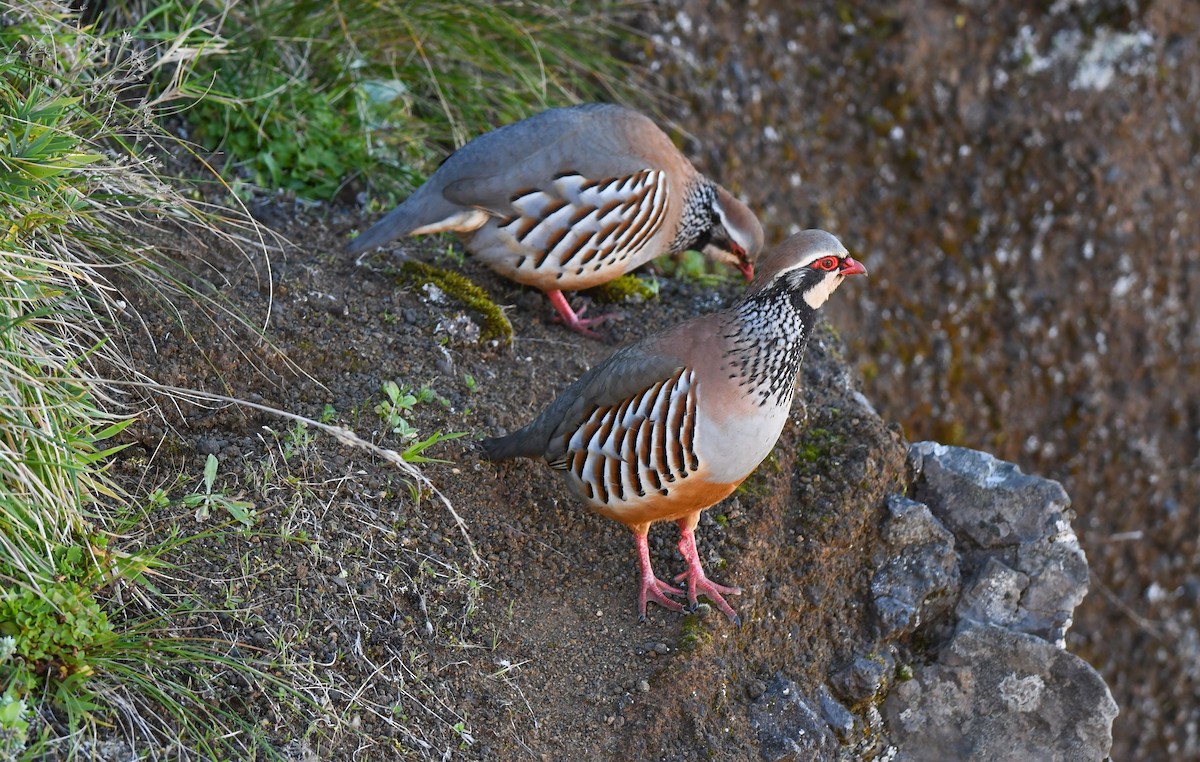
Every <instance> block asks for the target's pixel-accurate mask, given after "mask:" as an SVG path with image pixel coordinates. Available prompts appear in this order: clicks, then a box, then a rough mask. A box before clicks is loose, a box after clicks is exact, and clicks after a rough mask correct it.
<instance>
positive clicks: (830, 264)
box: [812, 257, 841, 272]
mask: <svg viewBox="0 0 1200 762" xmlns="http://www.w3.org/2000/svg"><path fill="white" fill-rule="evenodd" d="M840 266H841V262H839V261H838V258H837V257H821V258H820V259H818V260H817V261H816V262H813V263H812V267H813V269H814V270H825V271H826V272H832V271H834V270H836V269H838V267H840Z"/></svg>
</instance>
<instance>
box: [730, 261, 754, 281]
mask: <svg viewBox="0 0 1200 762" xmlns="http://www.w3.org/2000/svg"><path fill="white" fill-rule="evenodd" d="M734 267H736V268H737V269H738V272H740V273H741V274H742V277H744V278H745V279H746V282H747V283H749V282H750V281H752V280H754V263H753V262H749V261H742V262H738V263H737V264H736V265H734Z"/></svg>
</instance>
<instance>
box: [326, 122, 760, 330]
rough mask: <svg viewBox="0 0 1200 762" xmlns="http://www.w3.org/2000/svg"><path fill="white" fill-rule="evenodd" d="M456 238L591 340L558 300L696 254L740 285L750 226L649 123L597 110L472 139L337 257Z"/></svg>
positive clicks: (751, 219)
mask: <svg viewBox="0 0 1200 762" xmlns="http://www.w3.org/2000/svg"><path fill="white" fill-rule="evenodd" d="M445 231H455V232H457V233H459V234H461V236H462V237H463V240H464V246H465V247H466V249H467V250H468V251H470V252H471V253H472V254H474V255H475V256H476V257H478V258H479V259H481V260H483V262H484V263H486V264H487V265H488V266H489V267H491V268H492V269H493V270H495V271H496V272H498V273H500V274H501V275H503V276H505V277H507V278H511V279H512V280H515V281H517V282H518V283H524V284H526V285H529V286H534V287H536V288H539V289H541V290H542V291H545V292H546V294H547V296H549V297H550V301H551V302H552V303H553V304H554V307H555V308H556V309H557V310H558V312H559V314H560V315H561V316H562V319H563V321H564V322H565V323H566V324H567V326H569V327H570V328H572V329H573V330H575V331H578V332H580V333H583V334H585V335H591V336H594V334H593V333H592V332H591V331H589V330H588V326H590V325H595V324H597V323H600V322H602V321H603V320H605V319H606V317H605V316H601V317H594V318H581V317H580V314H582V310H581V311H580V313H579V314H576V312H575V311H574V310H572V309H571V306H570V305H569V304H568V303H567V300H566V299H565V298H564V297H563V295H562V291H563V290H568V291H574V290H578V289H583V288H591V287H593V286H598V285H600V284H601V283H606V282H608V281H610V280H612V279H613V278H616V277H618V276H620V275H623V274H625V273H626V272H629V271H630V270H633V269H634V268H635V267H638V266H639V265H642V264H644V263H646V262H648V261H650V260H651V259H653V258H655V257H657V256H659V255H661V254H673V253H677V252H681V251H685V250H687V249H699V250H702V251H703V252H704V253H705V254H706V255H707V256H708V257H709V258H711V259H713V260H716V261H721V262H726V263H728V264H731V265H733V266H735V267H737V268H739V269H740V270H742V272H743V274H745V276H746V279H747V280H749V279H750V278H751V276H752V275H753V265H752V261H753V258H754V257H755V255H757V254H758V251H759V249H761V248H762V240H763V231H762V226H761V225H760V224H759V222H758V218H756V217H755V216H754V213H753V212H751V211H750V209H749V208H748V207H746V205H745V204H743V203H741V202H740V201H738V200H737V199H735V198H734V197H733V196H731V195H730V194H729V192H728V191H726V190H725V189H724V188H722V187H721V186H720V185H717V184H716V183H714V182H713V181H711V180H709V179H708V178H706V177H704V176H703V175H701V174H700V173H699V172H697V171H696V169H695V168H694V167H693V166H692V164H691V162H689V161H688V160H687V158H685V157H684V156H683V154H681V153H680V152H679V151H678V150H677V149H676V148H675V146H674V145H673V144H672V143H671V140H670V138H668V137H667V136H666V134H664V133H663V131H662V130H660V129H659V128H658V127H657V126H656V125H655V124H654V122H652V121H651V120H650V119H648V118H647V117H645V116H643V115H641V114H639V113H638V112H636V111H631V110H630V109H627V108H624V107H622V106H616V105H613V104H607V103H592V104H585V105H582V106H574V107H571V108H560V109H551V110H549V111H545V112H542V113H541V114H538V115H537V116H533V117H530V118H528V119H525V120H523V121H520V122H516V123H514V124H510V125H507V126H505V127H501V128H500V129H497V130H494V131H492V132H489V133H486V134H484V135H480V136H479V137H477V138H475V139H474V140H472V141H471V142H469V143H467V144H466V145H464V146H463V147H462V148H460V149H458V150H457V151H456V152H454V153H453V154H451V155H450V157H449V158H447V159H446V161H445V162H443V163H442V165H441V166H440V167H439V168H438V169H437V171H436V172H434V173H433V175H432V176H431V177H430V178H429V179H428V180H427V181H426V182H425V184H424V185H422V186H421V187H420V188H418V189H417V190H416V191H415V192H414V193H413V194H412V195H411V196H409V197H408V198H407V199H406V200H405V201H404V203H402V204H400V206H398V207H396V208H395V209H393V210H392V211H391V212H389V213H388V214H387V215H386V216H385V217H384V218H383V219H381V220H379V221H378V222H376V223H375V224H374V225H372V226H371V227H370V228H368V229H367V230H366V232H364V233H363V234H362V235H360V236H358V237H357V238H355V239H354V240H353V241H351V242H350V244H349V245H348V246H347V247H346V251H347V252H348V253H351V254H359V253H361V252H364V251H367V250H369V249H372V248H374V247H376V246H380V245H383V244H385V243H388V242H389V241H391V240H393V239H396V238H399V237H401V236H407V235H423V234H427V233H441V232H445Z"/></svg>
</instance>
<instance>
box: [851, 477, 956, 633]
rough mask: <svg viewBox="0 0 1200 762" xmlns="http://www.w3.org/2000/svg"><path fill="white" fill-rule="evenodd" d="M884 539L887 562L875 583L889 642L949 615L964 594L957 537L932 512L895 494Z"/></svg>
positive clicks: (881, 623) (881, 565)
mask: <svg viewBox="0 0 1200 762" xmlns="http://www.w3.org/2000/svg"><path fill="white" fill-rule="evenodd" d="M887 509H888V517H887V518H886V519H885V520H884V525H883V531H882V537H883V540H884V550H885V551H886V557H885V558H884V559H883V560H882V561H880V562H879V569H878V571H876V572H875V576H874V578H872V580H871V595H872V597H873V600H874V602H875V610H876V614H877V616H878V618H879V628H880V634H881V636H882V637H883V638H890V637H893V636H896V635H900V634H904V633H909V632H912V631H913V630H915V629H916V628H917V627H918V626H920V625H921V623H922V622H924V621H927V620H929V619H931V618H933V617H936V616H938V615H940V614H942V613H944V612H945V611H947V610H948V609H949V608H950V607H951V606H952V605H953V603H954V598H955V596H956V595H957V594H958V588H959V572H958V555H957V554H956V553H955V552H954V535H952V534H950V532H949V531H947V530H946V528H945V527H944V526H942V524H941V522H939V521H938V520H937V519H936V518H934V516H933V514H932V513H930V511H929V509H928V508H927V507H926V506H924V505H922V504H921V503H918V502H916V501H914V500H910V499H908V498H906V497H904V496H902V495H889V496H888V499H887Z"/></svg>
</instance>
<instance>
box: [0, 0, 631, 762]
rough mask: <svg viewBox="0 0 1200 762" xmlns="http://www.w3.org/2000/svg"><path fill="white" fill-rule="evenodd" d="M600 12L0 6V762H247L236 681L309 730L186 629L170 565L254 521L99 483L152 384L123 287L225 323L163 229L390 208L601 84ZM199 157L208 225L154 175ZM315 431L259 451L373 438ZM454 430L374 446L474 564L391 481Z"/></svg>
mask: <svg viewBox="0 0 1200 762" xmlns="http://www.w3.org/2000/svg"><path fill="white" fill-rule="evenodd" d="M611 10H612V7H611V6H607V5H604V6H594V5H591V4H585V3H582V2H574V1H573V0H562V1H561V2H550V1H549V0H542V1H534V2H501V3H490V2H483V1H482V0H479V1H478V2H476V1H474V0H458V1H457V2H430V3H404V2H398V0H390V1H389V2H378V3H371V2H359V1H357V0H352V1H351V2H349V3H345V2H343V3H338V4H327V3H317V2H305V3H295V4H293V3H283V2H272V1H270V0H264V1H263V2H257V3H251V2H238V1H237V0H233V1H232V2H227V3H221V4H217V3H211V2H206V1H204V0H200V1H198V2H183V3H180V2H163V3H158V4H150V3H145V2H125V3H121V2H113V3H108V4H104V12H103V14H102V17H101V19H100V20H99V26H97V27H95V28H84V27H83V26H82V25H81V24H80V23H79V20H78V18H77V16H76V15H74V14H73V12H72V11H70V9H69V7H68V5H67V4H66V3H65V2H58V1H57V0H28V1H25V2H19V3H16V4H14V3H13V2H12V0H0V12H2V13H3V14H4V17H5V24H6V25H5V26H0V219H2V220H3V221H4V225H3V226H2V227H0V758H5V759H7V758H10V757H12V758H15V759H29V760H32V759H41V758H43V757H45V756H48V755H57V756H62V757H66V758H76V757H79V758H86V757H90V756H92V754H93V753H94V750H95V748H96V745H97V744H99V743H101V742H103V741H107V740H112V739H114V738H115V739H118V740H120V739H124V741H125V742H126V743H127V744H129V745H130V748H132V749H137V750H138V753H139V754H144V753H146V750H147V749H151V750H154V751H153V753H159V752H161V753H162V754H166V755H168V756H173V755H176V754H178V755H180V756H185V757H187V756H200V757H202V758H217V759H240V758H250V757H260V756H272V755H273V754H274V753H275V752H274V750H273V749H272V748H271V746H270V739H268V738H266V737H265V736H264V732H263V729H262V726H261V724H260V723H259V722H258V720H259V719H261V718H256V717H254V716H253V715H252V714H249V713H247V711H246V709H247V705H241V704H237V703H232V704H231V703H228V702H227V701H226V700H225V699H226V698H228V696H227V695H226V693H225V692H223V691H226V689H228V690H229V691H231V692H233V693H236V691H235V690H233V688H234V686H238V685H245V684H250V685H253V686H255V696H254V699H253V700H254V702H255V703H253V704H251V705H249V706H252V707H257V708H263V707H267V708H268V710H269V711H270V712H271V713H272V714H273V715H274V716H275V718H276V720H277V721H278V718H279V717H281V716H292V717H295V716H299V715H304V716H305V717H306V718H308V719H309V720H310V719H311V718H312V717H313V716H318V715H320V714H321V710H320V709H319V708H318V707H317V705H316V704H315V702H314V701H312V700H310V699H309V698H308V697H307V695H306V694H304V693H303V692H302V691H301V690H300V689H299V688H297V687H295V686H298V685H304V686H317V687H314V688H311V690H314V691H317V690H319V689H320V681H319V680H318V679H316V678H315V677H314V676H313V675H312V674H311V673H310V672H309V671H308V669H307V668H306V667H305V666H303V665H302V664H298V663H294V662H292V661H290V660H289V659H288V658H287V655H286V654H281V653H275V654H271V653H265V652H264V653H259V652H254V651H252V650H248V649H246V648H245V646H244V644H241V645H240V647H239V645H238V644H234V643H232V642H227V641H223V640H221V639H219V638H218V639H216V640H205V639H200V638H196V637H190V636H188V635H186V634H185V633H186V631H187V630H186V628H187V627H188V626H189V624H190V623H192V622H193V620H194V617H196V616H198V615H203V614H211V613H214V612H213V611H212V610H211V609H209V608H204V604H201V603H200V602H199V600H198V599H197V598H196V597H194V596H193V595H192V594H191V592H190V588H192V587H193V585H191V582H192V580H191V579H190V578H189V570H188V569H187V568H186V566H179V565H173V563H171V562H169V561H168V559H172V560H174V562H175V563H181V562H179V561H178V559H181V558H187V557H188V554H187V552H188V549H189V548H191V547H193V544H196V543H201V544H202V543H206V542H210V541H212V542H225V540H224V539H222V538H226V537H228V538H236V539H235V540H230V542H231V543H233V542H237V541H245V540H246V538H247V537H248V536H249V534H250V533H252V532H256V531H258V527H257V521H258V518H259V517H257V516H256V515H255V513H254V512H253V511H254V507H253V504H252V503H251V502H250V501H247V500H242V499H241V496H236V497H231V496H229V495H226V494H225V493H224V492H223V491H222V489H221V488H220V484H221V483H222V481H223V479H222V475H221V474H219V473H218V462H217V460H216V459H215V458H210V460H209V461H208V463H207V464H206V465H205V468H204V471H203V473H202V474H190V475H187V476H186V478H185V481H184V482H182V483H181V482H178V481H177V482H176V483H175V484H174V486H173V487H172V486H169V487H165V488H164V487H161V486H160V487H158V488H154V487H153V485H150V486H148V487H146V488H145V490H146V491H145V492H144V493H140V492H139V493H134V494H131V493H128V492H126V491H125V490H124V489H123V488H122V486H121V485H120V484H119V483H118V482H117V481H116V480H114V478H112V477H111V476H110V475H109V473H108V469H109V467H110V464H111V458H112V456H113V455H114V454H115V453H116V452H117V451H118V450H119V449H120V448H119V447H114V446H112V445H111V444H110V443H111V442H112V441H113V440H114V438H116V437H118V436H119V435H120V434H121V433H122V431H123V429H124V428H125V427H126V426H129V425H130V423H131V421H133V420H134V419H133V414H132V413H131V412H130V411H131V410H133V409H135V408H136V407H137V406H143V407H144V406H147V405H148V404H149V401H148V398H144V397H139V396H138V392H139V391H143V390H145V389H147V388H151V387H154V386H155V385H154V384H153V382H152V380H150V379H148V378H147V377H146V376H145V375H144V374H146V373H148V372H149V370H150V369H146V368H137V367H132V366H131V364H130V361H129V360H128V358H127V357H126V356H125V355H124V353H123V347H124V341H123V340H122V339H123V337H124V336H125V335H126V334H125V332H126V331H133V330H139V329H140V324H139V320H140V318H139V316H138V315H137V314H136V313H133V312H132V310H131V302H128V301H127V300H126V298H125V294H124V293H123V289H132V290H135V291H137V292H138V293H139V294H141V295H143V296H148V297H150V298H154V297H158V298H159V301H158V302H157V303H158V304H160V305H162V306H164V307H165V308H166V309H167V311H168V312H171V313H172V314H174V315H175V317H176V318H177V319H178V317H179V315H178V313H176V312H173V310H172V309H171V307H170V305H171V304H172V302H173V300H176V299H178V298H179V297H180V296H183V297H187V298H191V299H193V300H197V301H198V303H200V304H202V305H203V310H202V311H204V312H207V313H208V314H211V315H213V316H219V317H221V318H228V317H232V318H234V319H236V320H239V321H241V322H242V324H243V325H246V324H247V319H246V318H245V316H242V315H238V314H234V313H231V312H230V311H229V309H228V307H226V306H225V305H223V304H222V302H221V301H220V300H219V299H218V298H216V297H215V296H214V293H215V289H212V288H211V287H208V286H206V285H205V284H204V283H203V282H201V281H198V280H197V279H196V278H195V277H193V276H191V274H189V273H187V272H186V271H185V270H183V269H182V268H181V266H180V263H179V262H178V261H175V260H173V259H172V257H173V256H174V255H177V254H180V255H182V254H183V252H177V251H172V250H171V249H170V248H168V247H169V246H171V245H176V244H173V243H172V242H173V241H183V243H181V244H177V245H179V246H188V247H189V249H190V248H194V245H195V243H196V242H198V241H202V240H209V239H213V238H220V239H222V240H223V241H224V242H226V243H228V244H231V245H233V246H237V247H240V248H243V250H245V248H244V247H245V246H246V244H247V243H257V244H259V245H261V244H262V243H263V239H264V238H265V237H266V235H267V234H266V233H264V232H263V231H261V230H260V229H258V228H257V227H255V226H253V225H252V224H250V223H248V222H247V221H246V220H248V217H247V216H246V215H244V214H243V213H242V212H240V211H239V209H238V207H237V202H236V198H237V196H238V195H245V193H247V192H250V191H252V190H254V189H256V188H265V189H268V190H271V191H278V190H290V191H294V192H295V193H298V194H301V195H305V196H309V197H313V198H327V197H329V196H331V195H333V194H335V193H336V192H337V191H338V190H339V189H341V188H344V187H346V185H347V183H353V182H356V181H357V183H358V185H359V187H365V188H367V189H368V190H369V191H370V192H371V193H372V194H373V195H376V196H379V197H381V198H382V200H383V201H384V203H390V201H391V200H392V196H393V195H394V194H397V193H402V192H404V191H405V190H407V189H408V188H409V187H411V186H412V185H413V184H414V183H415V182H417V181H419V179H420V176H421V175H422V174H423V173H424V172H425V171H427V170H428V168H429V167H430V166H431V164H432V162H433V161H434V160H435V158H436V157H437V156H439V155H441V154H444V153H445V152H447V151H448V150H451V149H452V148H453V147H455V146H457V145H459V144H461V143H462V142H464V141H465V140H467V139H468V138H470V137H472V136H474V135H476V134H478V133H480V132H482V131H484V130H486V129H488V128H490V127H492V126H495V125H497V124H500V123H504V122H508V121H512V120H514V119H517V118H520V117H522V116H525V115H527V114H529V113H532V112H534V111H537V110H540V109H541V108H543V107H545V106H549V105H559V104H562V103H568V102H573V101H576V100H581V99H589V98H593V97H595V95H596V94H597V93H600V92H604V91H605V89H606V88H611V87H613V84H612V83H613V82H615V81H616V80H617V77H616V72H617V67H616V64H615V63H613V61H612V60H611V59H610V58H609V57H608V54H607V53H606V52H605V50H606V49H607V47H608V46H607V45H606V44H605V41H606V39H607V38H608V36H609V35H612V34H614V33H615V32H614V30H615V29H616V28H617V26H616V22H614V21H613V18H612V17H611V16H609V15H608V14H609V12H610V11H611ZM329 30H336V32H334V33H332V34H331V33H330V32H329ZM167 124H169V125H170V129H168V128H167V127H165V126H163V125H167ZM177 132H181V133H185V134H186V135H187V136H188V138H187V139H190V140H193V141H195V142H193V143H189V142H187V139H185V140H177V139H176V138H175V137H174V134H175V133H177ZM197 143H198V145H197ZM210 151H224V152H225V155H226V156H227V158H228V163H227V164H225V165H223V166H222V167H220V168H221V169H224V170H227V171H226V173H225V175H224V177H225V178H227V180H224V179H217V180H216V181H215V182H214V181H213V178H211V177H210V178H208V182H209V184H210V185H211V184H215V185H216V186H217V187H218V189H220V188H221V186H224V190H232V191H235V192H237V193H235V194H234V195H232V196H230V195H229V194H223V195H222V198H223V199H225V200H226V202H227V203H232V204H233V207H232V209H225V208H221V207H213V206H209V205H208V204H207V203H206V202H205V200H204V199H205V196H204V194H203V193H202V192H201V191H202V188H205V187H206V186H203V185H200V184H196V183H195V182H194V178H193V181H184V180H179V179H177V178H172V177H169V176H167V175H166V171H165V170H164V169H163V166H162V164H161V161H162V158H163V157H164V156H168V155H170V156H173V157H175V161H176V162H177V163H175V164H172V165H171V166H172V167H178V166H180V165H182V166H184V167H186V168H187V169H186V171H187V172H189V173H195V172H199V171H202V170H203V168H204V167H205V165H206V159H207V157H208V156H209V152H210ZM176 171H179V170H176ZM230 199H232V200H230ZM181 233H183V234H182V235H181ZM176 273H182V275H181V276H180V277H176V275H175V274H176ZM501 317H502V316H501ZM181 328H182V332H181V333H182V335H183V336H184V337H185V338H184V339H183V340H188V337H190V334H189V333H188V331H187V326H186V325H183V326H181ZM160 390H161V391H164V392H166V393H174V394H183V393H186V391H187V390H178V389H175V390H170V389H165V388H161V387H160ZM396 391H397V393H399V392H400V390H399V389H397V390H396ZM389 401H390V402H391V403H393V409H391V410H390V411H389V412H392V413H394V412H396V410H398V409H402V408H403V406H402V405H398V403H399V402H400V401H401V398H399V397H398V398H397V399H395V400H392V399H391V398H390V397H389ZM414 404H415V403H414ZM272 412H279V411H272ZM326 415H328V416H330V417H332V415H333V413H332V412H330V411H326V414H323V416H322V418H323V420H322V421H311V420H307V419H304V420H301V419H299V418H294V420H296V425H295V428H293V429H292V430H290V431H289V433H288V435H287V436H286V437H285V439H284V440H283V441H282V443H281V445H280V447H281V450H280V452H281V453H282V454H281V456H280V457H281V458H282V459H283V461H284V462H286V461H287V459H288V458H289V457H291V458H303V457H305V455H304V452H305V451H306V450H307V446H308V443H309V442H311V436H312V434H311V433H308V432H309V430H310V429H311V430H312V431H317V430H321V431H325V432H326V433H328V434H331V435H332V436H334V437H335V438H337V439H338V440H339V441H340V442H343V443H346V444H349V445H351V446H356V447H368V448H369V447H371V445H369V443H365V442H363V441H361V440H359V439H358V438H357V437H355V436H354V435H353V433H352V432H349V431H346V430H344V429H341V428H339V427H335V426H331V425H329V424H328V422H327V421H326V420H325V419H326ZM397 427H399V423H398V422H397V423H396V424H395V426H393V427H392V428H393V429H394V428H397ZM454 436H458V435H457V434H450V435H442V434H441V433H440V432H438V433H435V434H433V436H432V437H427V438H426V439H424V440H422V439H420V438H419V437H417V436H416V433H415V432H413V436H412V437H409V438H408V439H407V440H406V439H405V438H404V437H400V438H401V442H402V444H403V445H404V448H405V449H403V452H396V451H391V450H387V451H379V448H375V449H376V450H377V451H379V453H380V454H381V457H383V458H384V459H385V460H387V461H389V462H391V463H392V464H393V465H395V467H396V468H398V469H399V470H400V471H401V472H402V474H404V478H405V480H406V481H407V482H408V483H410V484H412V485H415V486H414V489H419V490H420V491H421V494H431V495H434V496H436V497H438V498H440V499H441V501H442V502H443V503H444V504H445V507H446V509H447V510H448V511H449V512H450V513H451V514H452V515H453V516H454V519H455V521H456V522H457V523H458V524H459V526H460V528H462V529H463V532H464V538H465V541H466V543H467V545H468V546H470V550H471V553H472V554H473V555H474V557H475V559H476V560H477V561H478V555H477V554H476V553H475V549H474V547H473V545H471V540H470V537H469V536H467V535H466V533H465V524H464V523H463V521H462V519H461V518H460V517H459V516H458V515H457V513H455V512H454V508H453V507H452V506H451V505H450V504H449V502H448V501H446V500H445V498H444V497H443V496H441V494H440V492H438V491H437V489H436V487H434V486H433V485H432V484H431V483H429V481H428V479H426V478H425V477H424V475H423V474H422V473H421V472H420V471H419V470H418V469H417V468H416V466H414V465H413V464H414V463H419V462H422V461H423V460H424V459H425V456H424V455H422V451H423V450H424V449H425V448H427V447H429V446H431V445H433V444H436V443H437V442H439V441H442V440H445V439H449V438H452V437H454ZM256 476H257V474H256ZM271 476H272V475H271V474H269V473H267V470H266V469H264V470H263V471H262V474H261V478H262V479H264V480H267V479H269V478H271ZM184 483H186V484H190V485H193V486H192V487H191V489H190V491H189V490H187V489H183V490H182V494H181V486H182V484H184ZM171 511H174V512H176V513H180V514H182V513H194V514H199V516H198V521H196V522H192V523H190V524H187V526H189V527H191V528H190V529H186V530H185V529H180V528H179V527H178V526H177V525H172V526H174V528H172V529H170V530H167V531H165V532H164V531H161V527H160V531H159V532H158V533H157V534H155V535H153V537H154V539H153V540H150V539H148V538H149V537H150V536H151V535H150V534H149V533H148V532H147V531H144V530H143V529H142V528H143V527H144V525H146V524H147V523H149V517H151V516H154V515H157V514H158V513H162V512H168V513H169V512H171ZM197 526H198V527H199V528H196V527H197ZM189 532H190V534H189ZM231 600H232V599H231ZM229 605H230V606H232V605H236V602H231V603H230V604H229ZM327 719H328V720H329V721H330V722H332V723H334V724H337V722H338V718H336V717H332V718H327ZM304 722H305V721H301V724H303V723H304ZM460 724H461V723H460ZM462 735H463V737H464V741H465V740H466V734H465V732H463V733H462Z"/></svg>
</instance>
